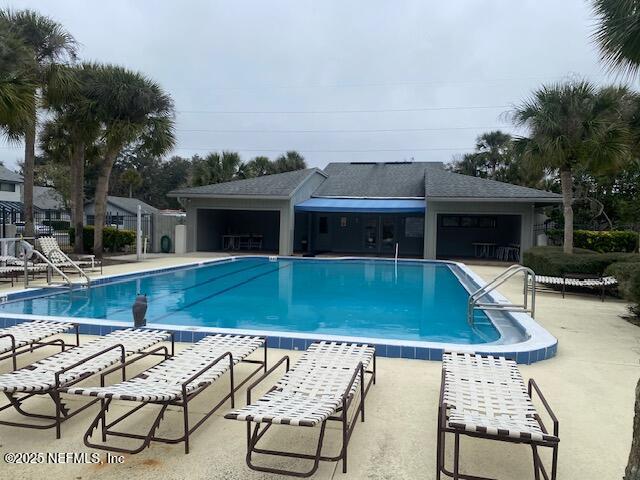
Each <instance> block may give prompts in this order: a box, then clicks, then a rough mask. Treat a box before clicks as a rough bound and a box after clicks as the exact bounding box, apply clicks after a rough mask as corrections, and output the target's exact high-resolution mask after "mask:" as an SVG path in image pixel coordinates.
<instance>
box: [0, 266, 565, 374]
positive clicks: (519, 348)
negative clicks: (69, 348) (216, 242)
mask: <svg viewBox="0 0 640 480" xmlns="http://www.w3.org/2000/svg"><path fill="white" fill-rule="evenodd" d="M243 258H265V257H264V256H260V255H255V256H254V255H252V256H242V257H225V258H221V259H212V260H209V261H201V262H193V263H189V264H184V265H178V266H170V267H161V268H153V269H147V270H141V271H138V272H130V273H126V274H121V275H110V276H105V277H101V278H97V279H95V280H92V281H91V285H92V286H98V285H105V284H109V283H117V282H123V281H127V280H130V279H131V278H137V277H140V276H141V275H143V276H150V275H159V274H163V273H169V272H175V271H180V270H185V269H192V268H197V267H204V266H209V265H211V264H214V263H226V262H230V261H235V260H238V259H243ZM270 258H274V259H275V258H286V259H295V260H300V261H305V260H304V259H303V258H300V257H282V256H279V257H270ZM312 260H321V259H318V258H314V259H312ZM326 260H368V261H371V260H372V259H371V258H360V257H346V258H326ZM376 261H389V260H384V259H376ZM399 261H403V262H404V261H407V262H420V263H425V262H426V263H445V264H451V265H455V266H457V267H458V268H460V269H461V270H462V271H463V272H464V274H465V275H466V276H467V277H468V278H470V279H471V280H473V281H474V282H475V283H476V284H478V285H483V284H484V281H483V280H482V279H481V278H480V277H478V276H477V275H476V274H475V272H473V271H472V270H471V269H469V268H468V267H467V266H466V265H464V264H462V263H458V262H449V261H441V260H417V259H411V260H404V259H403V260H399ZM78 288H80V287H78ZM84 288H86V287H84ZM52 290H53V291H52ZM60 290H67V288H66V287H65V288H64V289H52V288H36V289H27V290H21V291H17V292H9V293H7V294H6V295H2V296H0V302H1V303H4V302H7V301H16V300H25V299H29V298H34V297H43V296H49V295H54V294H56V293H60ZM493 295H494V297H495V299H496V300H498V299H499V300H501V301H505V300H506V299H505V298H504V297H503V296H501V295H500V294H498V293H497V292H494V293H493ZM511 316H512V317H513V319H514V321H515V322H516V323H517V324H518V326H519V327H520V328H522V329H523V330H524V331H526V332H527V333H528V335H529V338H528V340H526V341H524V342H521V343H516V344H479V345H463V344H439V343H436V342H420V341H409V340H406V341H403V340H385V339H379V338H376V339H368V338H360V337H345V336H332V335H309V334H295V333H291V332H269V331H250V330H245V329H242V330H240V329H216V328H209V327H191V326H176V325H159V324H154V325H149V326H148V327H147V328H150V329H157V330H168V331H171V332H173V333H174V336H175V340H176V341H177V342H182V343H193V342H197V341H199V340H200V339H202V338H203V337H204V336H206V335H210V334H215V333H227V334H229V333H235V334H248V335H262V336H266V337H267V346H268V347H269V348H278V349H287V350H300V351H302V350H306V349H307V348H308V347H309V345H310V344H311V343H313V342H315V341H318V340H329V341H344V342H357V343H367V344H371V345H373V346H375V348H376V355H377V356H379V357H386V358H402V359H410V360H428V361H441V360H442V354H443V353H444V352H445V351H464V352H477V353H482V354H488V355H494V356H502V357H506V358H509V359H512V360H514V361H516V362H517V363H519V364H532V363H536V362H539V361H542V360H547V359H550V358H552V357H554V356H555V355H556V354H557V351H558V341H557V339H556V338H555V337H553V336H552V335H551V334H549V333H548V332H547V331H546V330H544V329H543V328H542V327H541V326H540V325H539V324H537V323H536V322H535V321H534V320H533V319H532V318H531V317H529V316H528V315H526V314H522V313H515V314H512V315H511ZM34 319H50V320H53V321H64V322H70V321H71V322H74V323H77V324H78V325H79V331H80V333H81V334H83V335H106V334H108V333H110V332H112V331H113V330H117V329H121V328H131V327H132V326H133V325H132V324H128V323H126V322H119V321H109V320H99V319H86V318H73V317H42V316H35V315H22V314H6V315H0V328H3V327H9V326H12V325H15V324H16V323H21V322H24V321H29V320H34Z"/></svg>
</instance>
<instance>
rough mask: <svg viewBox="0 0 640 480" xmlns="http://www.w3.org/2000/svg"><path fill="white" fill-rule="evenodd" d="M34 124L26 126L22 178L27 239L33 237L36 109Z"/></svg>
mask: <svg viewBox="0 0 640 480" xmlns="http://www.w3.org/2000/svg"><path fill="white" fill-rule="evenodd" d="M31 118H32V119H33V122H32V123H30V124H29V125H27V126H26V128H25V132H24V167H23V169H22V170H23V171H22V174H23V175H22V176H23V179H24V184H23V187H22V188H23V191H22V195H23V202H24V218H23V219H22V220H23V221H24V222H25V225H24V235H25V237H33V236H34V229H33V168H34V163H35V156H36V111H35V107H34V109H33V111H32V117H31Z"/></svg>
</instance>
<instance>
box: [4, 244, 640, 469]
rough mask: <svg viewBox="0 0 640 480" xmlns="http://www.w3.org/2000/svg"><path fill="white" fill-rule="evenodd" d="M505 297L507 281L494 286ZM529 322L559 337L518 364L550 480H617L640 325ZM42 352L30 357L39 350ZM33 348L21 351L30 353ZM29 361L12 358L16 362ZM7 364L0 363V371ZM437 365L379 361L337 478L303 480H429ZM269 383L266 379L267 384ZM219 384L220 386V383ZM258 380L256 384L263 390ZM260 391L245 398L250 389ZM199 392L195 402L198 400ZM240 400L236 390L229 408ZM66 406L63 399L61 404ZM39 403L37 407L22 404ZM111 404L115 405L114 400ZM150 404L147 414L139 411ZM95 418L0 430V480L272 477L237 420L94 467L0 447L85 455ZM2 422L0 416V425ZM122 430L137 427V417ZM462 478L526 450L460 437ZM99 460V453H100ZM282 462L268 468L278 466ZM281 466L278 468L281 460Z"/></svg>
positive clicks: (273, 357)
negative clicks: (552, 451) (539, 427)
mask: <svg viewBox="0 0 640 480" xmlns="http://www.w3.org/2000/svg"><path fill="white" fill-rule="evenodd" d="M194 259H196V257H195V256H188V257H182V258H180V257H176V256H169V257H162V258H156V259H153V260H149V261H147V262H144V263H143V264H142V265H140V264H130V265H119V266H113V267H107V268H105V274H111V273H120V272H124V271H131V270H133V269H140V268H151V267H156V266H160V265H173V264H177V263H184V262H185V261H193V260H194ZM473 269H474V270H475V271H476V272H478V273H479V274H480V275H481V276H483V277H484V278H486V279H489V278H491V277H493V276H495V275H496V274H497V273H499V271H500V270H501V269H500V268H497V267H493V266H477V267H473ZM500 291H501V292H502V293H504V294H505V295H506V296H507V297H509V298H511V299H513V300H517V299H518V295H519V292H520V286H519V285H518V284H517V282H513V283H509V284H506V285H505V286H504V287H503V288H501V289H500ZM537 306H538V315H537V318H538V321H539V322H540V323H542V324H543V325H544V326H545V327H546V328H547V329H548V330H549V331H550V332H551V333H552V334H554V335H555V336H556V337H557V338H558V339H559V341H560V345H559V351H558V355H557V357H555V358H554V359H551V360H547V361H544V362H540V363H537V364H535V365H531V366H523V367H521V370H522V372H523V374H524V376H525V377H529V376H532V377H534V378H535V379H536V380H537V382H538V383H539V385H540V387H541V388H542V390H543V391H544V392H545V394H546V396H547V398H548V400H549V402H550V403H551V405H552V407H553V408H554V410H555V411H556V414H557V415H558V417H559V418H560V437H561V443H560V469H559V476H558V478H559V480H591V479H593V480H614V479H621V478H622V476H623V472H624V466H625V464H626V460H627V455H628V452H629V446H630V443H631V428H632V420H633V404H634V388H635V384H636V381H637V380H638V376H639V375H640V369H639V363H638V362H639V359H640V329H639V328H638V327H636V326H633V325H631V324H629V323H627V322H626V321H625V320H623V319H622V318H620V315H622V314H624V313H625V311H626V305H625V304H624V303H623V302H620V301H616V300H611V299H607V301H606V302H604V303H601V302H600V301H599V300H598V299H597V298H595V297H589V296H577V295H570V296H568V297H567V298H566V299H564V300H563V299H562V297H561V296H560V295H559V294H557V293H546V292H543V293H540V294H539V297H538V304H537ZM41 352H42V351H41ZM44 354H45V352H43V353H38V354H37V355H33V357H32V359H35V358H39V357H41V356H42V355H44ZM287 354H288V355H290V356H291V357H292V359H295V358H297V356H298V355H299V352H293V351H285V350H275V349H274V350H271V351H270V355H269V357H270V358H269V360H270V362H271V363H273V362H275V361H277V360H278V359H279V358H280V357H282V356H283V355H287ZM28 360H30V359H24V358H23V362H22V363H23V364H24V363H26V361H28ZM8 363H9V362H3V363H2V364H1V365H0V371H8V368H9V364H8ZM440 367H441V365H440V363H438V362H424V361H417V360H402V359H386V358H382V359H379V362H378V384H377V385H376V386H374V387H373V388H372V390H371V392H370V396H369V398H368V403H367V421H366V422H365V423H361V424H358V426H357V427H356V430H355V432H354V434H353V437H352V441H351V444H350V449H349V472H348V473H347V474H346V475H343V474H342V467H341V464H339V463H338V464H333V463H325V464H322V465H321V467H320V470H319V471H318V473H317V474H316V475H315V476H314V477H313V478H318V479H334V478H335V479H345V480H346V479H376V480H383V479H429V480H430V479H435V432H436V429H435V428H436V411H437V403H438V391H439V386H440ZM275 378H276V377H274V380H275ZM222 383H224V385H225V386H226V382H222ZM268 384H269V382H267V383H266V385H268ZM221 387H222V385H220V386H219V387H216V388H213V389H211V391H210V392H209V393H208V394H206V395H203V398H202V399H200V400H199V402H200V403H199V404H198V403H196V404H194V405H195V408H194V409H193V410H192V412H193V413H194V418H198V417H197V416H198V414H201V413H202V412H203V411H204V406H205V405H207V404H210V403H211V402H213V400H214V397H215V395H216V394H217V393H218V394H219V393H220V392H221V390H220V388H221ZM258 393H260V392H256V394H258ZM205 397H206V398H205ZM244 401H245V393H244V390H241V391H240V392H239V396H238V404H240V405H241V404H242V403H243V402H244ZM75 402H76V401H75V400H71V401H70V404H74V403H75ZM34 405H36V408H45V407H46V406H47V405H48V403H47V402H46V401H37V402H34ZM121 405H124V403H123V402H121ZM148 408H149V409H152V408H153V407H148ZM95 413H96V409H95V408H92V409H90V410H89V411H88V412H84V413H83V414H81V415H79V416H78V417H76V418H74V419H72V420H71V421H70V422H69V423H68V424H65V425H63V438H62V439H61V440H58V441H56V440H55V435H54V432H53V431H50V430H45V431H36V430H22V429H16V428H9V427H2V426H0V477H1V478H15V477H19V478H21V479H27V478H33V479H41V478H54V477H57V478H64V479H66V478H69V479H76V480H82V479H89V478H91V479H103V478H104V479H116V478H117V479H121V478H131V479H158V478H161V479H163V480H169V479H182V478H189V479H194V480H195V479H253V478H255V479H259V478H282V477H275V476H271V475H264V474H260V473H256V472H253V471H251V470H249V469H248V468H247V467H246V466H245V464H244V455H245V442H246V439H245V425H244V424H243V423H241V422H234V421H229V420H225V419H224V418H222V416H223V414H224V409H222V410H221V412H220V414H219V415H216V416H214V417H213V418H211V419H210V420H209V421H208V422H207V423H205V425H204V426H203V427H202V428H201V429H200V430H199V431H198V432H197V433H196V434H195V435H194V436H193V437H192V442H191V453H190V454H189V455H184V453H183V449H182V446H167V445H160V444H153V445H152V446H151V448H150V449H147V450H145V451H144V452H143V453H141V454H139V455H136V456H131V457H126V458H124V461H123V463H122V464H119V465H115V464H104V465H87V464H73V465H69V464H67V465H52V464H48V465H9V464H5V463H3V460H2V455H3V454H5V453H7V452H72V453H75V452H87V451H88V450H87V449H86V448H85V447H84V445H83V442H82V436H83V435H84V432H85V430H86V428H87V426H88V424H89V423H90V420H91V419H92V418H93V416H94V415H95ZM9 416H10V415H6V414H3V415H2V418H8V417H9ZM150 418H151V417H146V418H145V417H144V416H143V417H139V418H137V419H132V420H131V421H130V422H129V423H130V426H131V427H133V428H138V429H139V431H142V430H143V429H144V426H145V425H146V423H145V420H149V419H150ZM180 427H181V414H180V413H179V412H177V411H172V412H170V413H169V414H168V415H167V418H166V420H165V422H164V430H163V432H165V433H166V432H175V433H178V432H179V429H180ZM316 435H317V430H315V429H306V428H293V427H284V426H282V427H277V428H274V429H273V435H271V437H270V438H269V439H268V440H269V442H270V445H271V446H274V447H285V448H286V447H287V446H289V447H292V448H295V449H298V450H300V449H306V450H308V451H311V450H312V448H313V445H314V442H315V440H316ZM325 445H326V446H327V453H329V454H332V453H333V452H335V451H336V449H337V448H338V446H339V430H338V429H337V425H336V426H333V427H332V428H331V430H330V431H329V433H328V438H327V441H326V443H325ZM462 452H463V457H462V459H463V460H462V467H461V468H462V471H463V472H465V471H466V472H469V473H476V474H481V475H485V476H493V477H497V478H500V479H513V480H523V479H529V478H533V473H532V472H533V470H532V468H531V454H530V450H528V449H527V448H526V447H524V446H518V445H509V444H499V443H495V442H487V441H484V442H483V441H480V440H466V441H463V442H462ZM102 459H103V460H105V459H106V457H105V456H104V455H103V457H102ZM282 464H283V463H280V465H282ZM289 465H290V464H289Z"/></svg>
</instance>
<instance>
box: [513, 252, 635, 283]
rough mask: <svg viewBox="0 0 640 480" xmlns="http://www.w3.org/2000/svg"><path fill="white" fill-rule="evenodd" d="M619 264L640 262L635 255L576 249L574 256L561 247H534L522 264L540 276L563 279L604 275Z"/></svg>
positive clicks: (526, 253) (525, 253)
mask: <svg viewBox="0 0 640 480" xmlns="http://www.w3.org/2000/svg"><path fill="white" fill-rule="evenodd" d="M617 262H640V255H638V254H634V253H624V252H612V253H597V252H593V251H590V250H586V249H579V248H577V249H574V254H573V255H567V254H565V253H563V251H562V248H561V247H534V248H531V249H530V250H527V251H526V252H524V254H523V256H522V264H523V265H525V266H527V267H529V268H531V269H532V270H533V271H534V272H536V273H537V274H538V275H549V276H552V277H561V276H562V275H564V274H567V273H588V274H596V275H602V274H603V273H604V272H605V270H606V268H607V267H608V266H609V265H611V264H612V263H617Z"/></svg>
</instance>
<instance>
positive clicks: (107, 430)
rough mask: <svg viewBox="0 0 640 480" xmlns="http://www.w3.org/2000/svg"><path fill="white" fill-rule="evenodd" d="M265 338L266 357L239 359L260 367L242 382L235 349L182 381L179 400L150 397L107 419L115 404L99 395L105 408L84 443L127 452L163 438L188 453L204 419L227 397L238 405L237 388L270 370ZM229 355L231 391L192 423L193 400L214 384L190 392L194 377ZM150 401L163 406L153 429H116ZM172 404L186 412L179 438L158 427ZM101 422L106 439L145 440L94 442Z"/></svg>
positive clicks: (103, 448) (233, 403) (140, 448)
mask: <svg viewBox="0 0 640 480" xmlns="http://www.w3.org/2000/svg"><path fill="white" fill-rule="evenodd" d="M258 338H261V339H262V341H263V344H262V347H263V359H262V360H257V359H246V358H245V359H243V360H241V361H240V362H238V363H250V364H256V365H258V368H256V369H255V370H253V371H252V372H251V373H250V374H249V375H248V376H247V378H245V379H244V380H243V381H242V382H240V383H239V384H237V385H236V384H235V380H234V372H233V368H234V364H233V356H232V354H231V352H226V353H224V354H222V355H220V356H219V357H217V358H216V359H214V360H213V361H211V362H210V363H209V364H207V365H206V366H205V367H204V368H202V369H201V370H200V371H198V372H196V373H195V374H194V375H192V376H191V377H190V378H188V379H187V380H185V381H184V382H183V383H182V396H181V398H180V399H176V400H169V401H146V402H139V403H140V405H138V406H136V407H134V408H133V409H131V410H129V411H128V412H126V413H124V414H123V415H120V416H119V417H117V418H116V419H114V420H112V421H110V422H107V413H108V411H109V406H110V405H111V400H112V399H111V398H106V399H105V398H102V399H96V401H97V400H100V401H101V409H100V413H99V414H98V415H97V416H96V418H95V419H94V420H93V422H92V423H91V425H90V426H89V428H88V430H87V432H86V433H85V435H84V444H85V445H86V446H87V447H89V448H96V449H101V450H107V451H110V452H117V453H127V454H132V455H133V454H136V453H140V452H141V451H143V450H144V449H145V448H147V447H148V446H149V445H150V444H151V442H159V443H165V444H177V443H184V453H185V454H188V453H189V437H190V436H191V435H192V434H193V433H194V432H195V431H196V430H197V429H198V428H199V427H200V426H201V425H203V424H204V422H205V421H206V420H207V419H208V418H209V417H210V416H211V415H213V414H214V413H215V412H216V411H218V410H219V409H220V408H221V407H222V406H223V405H224V404H225V402H226V401H227V400H229V399H231V408H233V407H235V392H237V391H238V390H239V389H240V388H241V387H243V386H244V385H245V384H246V383H247V382H249V381H250V380H251V379H252V378H253V377H254V376H255V375H256V374H258V373H259V372H260V371H261V370H264V371H265V372H266V371H267V354H268V347H267V338H266V337H258ZM227 357H228V358H229V383H230V389H229V393H227V394H226V395H225V396H224V397H223V398H222V399H221V400H220V401H219V402H218V403H217V404H216V405H214V406H213V407H212V408H211V409H210V410H209V411H208V412H207V413H206V414H205V415H204V416H203V417H202V418H201V419H200V420H199V421H198V422H196V423H195V424H194V425H190V422H189V402H191V401H192V400H193V399H194V398H196V397H197V396H198V395H200V394H201V393H203V392H204V391H205V390H206V389H207V388H208V387H210V386H211V385H213V383H215V382H212V383H209V384H207V385H203V386H200V387H198V388H197V389H195V390H194V391H192V392H187V386H188V385H189V384H190V383H192V382H193V381H194V380H196V379H197V378H198V377H200V376H201V375H202V374H204V373H205V372H206V371H208V370H209V369H211V368H212V367H214V366H215V365H217V364H218V363H219V362H220V361H222V360H223V359H225V358H227ZM141 358H144V357H139V358H135V359H132V360H130V361H128V362H126V363H125V364H124V365H125V366H128V365H131V364H132V363H135V362H137V361H138V360H140V359H141ZM165 358H169V356H168V355H166V356H165ZM118 368H120V367H119V366H118V367H114V368H113V369H111V370H110V371H106V372H104V373H103V374H102V377H101V386H104V376H106V375H108V374H109V373H111V372H112V371H115V370H117V369H118ZM146 405H158V406H160V407H161V408H160V412H159V413H158V414H157V416H156V418H155V420H154V421H153V422H152V424H151V428H150V429H149V431H148V432H147V433H146V434H144V435H141V434H135V433H129V432H122V431H118V430H114V429H113V427H115V426H116V425H118V424H119V423H120V422H122V421H123V420H125V419H126V418H128V417H130V416H131V415H133V414H134V413H136V412H137V411H139V410H141V409H142V408H144V407H145V406H146ZM170 406H175V407H178V408H180V409H182V413H183V417H182V419H183V434H182V435H181V436H180V437H178V438H169V437H162V436H159V435H157V434H156V430H157V429H158V427H159V426H160V423H161V422H162V420H163V418H164V415H165V412H166V410H167V408H168V407H170ZM98 426H100V434H101V437H102V442H106V441H107V436H108V435H111V436H115V437H122V438H129V439H134V440H142V444H141V445H140V446H139V447H137V448H125V447H118V446H112V445H106V444H105V443H101V444H99V443H93V442H92V441H91V437H92V436H93V433H94V430H95V429H96V428H98Z"/></svg>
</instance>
